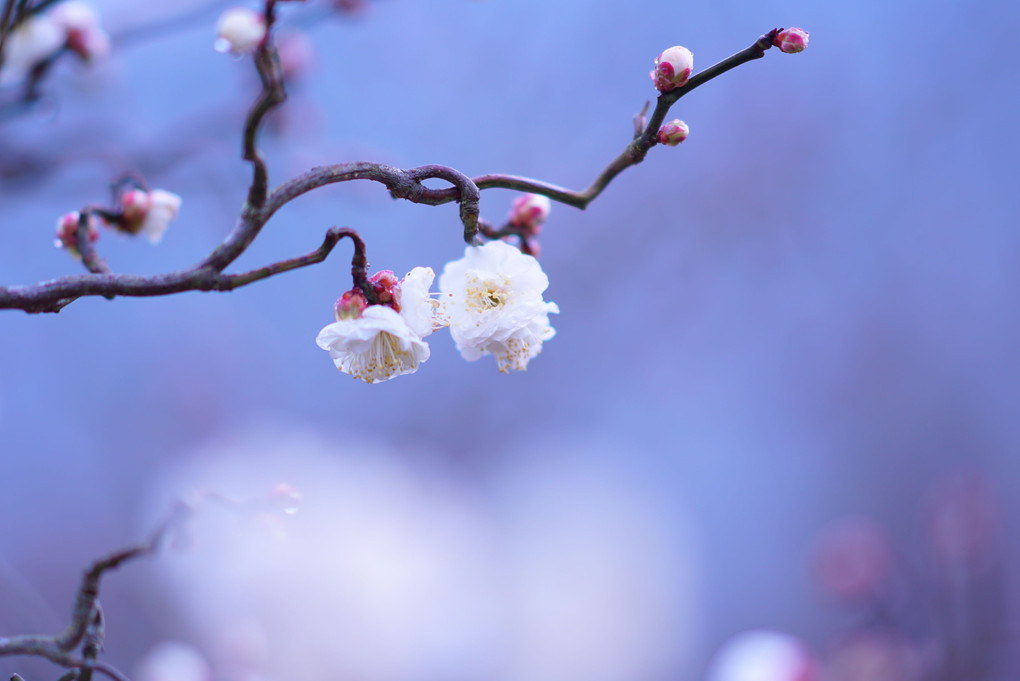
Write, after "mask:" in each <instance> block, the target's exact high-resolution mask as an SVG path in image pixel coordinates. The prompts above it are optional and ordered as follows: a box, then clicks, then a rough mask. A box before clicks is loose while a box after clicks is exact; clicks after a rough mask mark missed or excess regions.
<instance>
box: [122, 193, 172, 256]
mask: <svg viewBox="0 0 1020 681" xmlns="http://www.w3.org/2000/svg"><path fill="white" fill-rule="evenodd" d="M117 202H118V204H119V206H118V208H119V209H120V219H119V221H118V223H117V227H118V228H119V229H121V230H122V231H124V232H127V233H128V234H144V235H145V237H146V238H147V239H148V240H149V242H150V243H153V244H158V243H159V242H160V241H162V240H163V233H164V232H166V229H167V227H168V226H169V224H170V221H171V220H173V219H174V218H176V217H177V213H178V212H179V211H180V209H181V197H180V196H178V195H177V194H174V193H173V192H168V191H164V190H162V189H153V190H152V191H145V190H144V189H130V190H128V191H125V192H121V194H120V195H119V196H118V197H117Z"/></svg>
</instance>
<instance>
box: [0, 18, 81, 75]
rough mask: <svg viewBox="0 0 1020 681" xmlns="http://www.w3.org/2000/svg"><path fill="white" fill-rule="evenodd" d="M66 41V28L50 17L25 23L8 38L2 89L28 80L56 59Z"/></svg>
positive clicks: (19, 25) (1, 71) (1, 70)
mask: <svg viewBox="0 0 1020 681" xmlns="http://www.w3.org/2000/svg"><path fill="white" fill-rule="evenodd" d="M66 39H67V34H66V32H65V31H64V28H63V27H62V26H61V25H60V24H59V23H58V22H56V21H54V20H53V18H52V17H50V16H49V15H48V14H37V15H32V16H30V17H28V18H27V19H25V20H24V21H23V22H21V23H20V24H18V27H17V28H15V29H14V30H13V31H11V32H10V34H8V36H7V41H6V42H5V43H4V61H3V68H2V69H0V86H7V85H13V84H15V83H18V82H20V81H22V80H24V79H25V77H27V76H28V73H29V72H30V71H31V70H32V69H33V68H34V67H35V66H36V65H38V64H40V63H42V62H43V61H45V60H47V59H49V58H50V57H52V56H53V55H55V54H56V53H57V52H58V51H59V50H60V49H61V48H62V47H63V46H64V42H65V41H66Z"/></svg>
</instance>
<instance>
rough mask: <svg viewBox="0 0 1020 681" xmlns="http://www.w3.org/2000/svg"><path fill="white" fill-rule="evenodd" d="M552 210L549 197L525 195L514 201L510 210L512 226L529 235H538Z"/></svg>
mask: <svg viewBox="0 0 1020 681" xmlns="http://www.w3.org/2000/svg"><path fill="white" fill-rule="evenodd" d="M551 208H552V204H551V203H550V201H549V197H547V196H542V195H541V194H525V195H524V196H520V197H518V198H516V199H514V203H513V206H512V207H511V208H510V224H511V225H513V226H514V227H517V228H518V229H521V230H522V231H525V232H527V233H529V234H538V233H539V231H540V230H541V227H542V223H543V222H545V221H546V218H548V217H549V211H550V210H551Z"/></svg>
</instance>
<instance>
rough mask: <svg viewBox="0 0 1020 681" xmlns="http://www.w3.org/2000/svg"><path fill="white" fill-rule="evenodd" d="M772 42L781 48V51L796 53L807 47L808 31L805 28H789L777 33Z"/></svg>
mask: <svg viewBox="0 0 1020 681" xmlns="http://www.w3.org/2000/svg"><path fill="white" fill-rule="evenodd" d="M772 44H773V45H775V46H776V47H778V48H779V51H780V52H785V53H786V54H796V53H797V52H803V51H804V50H805V49H807V44H808V32H807V31H805V30H804V29H803V28H787V29H783V30H782V31H780V32H779V33H777V34H776V37H775V38H773V39H772Z"/></svg>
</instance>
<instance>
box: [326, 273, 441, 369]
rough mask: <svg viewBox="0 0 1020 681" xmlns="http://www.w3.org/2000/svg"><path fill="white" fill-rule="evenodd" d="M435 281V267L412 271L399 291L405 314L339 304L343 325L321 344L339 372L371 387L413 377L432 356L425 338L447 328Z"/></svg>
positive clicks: (336, 326)
mask: <svg viewBox="0 0 1020 681" xmlns="http://www.w3.org/2000/svg"><path fill="white" fill-rule="evenodd" d="M435 277H436V275H435V272H433V271H432V269H431V268H429V267H416V268H414V269H413V270H411V272H410V273H408V275H407V276H406V277H404V279H403V281H401V282H400V285H399V287H397V288H396V290H395V291H394V300H395V302H396V303H397V307H398V308H399V310H400V311H399V312H398V311H397V310H396V309H394V308H393V307H390V306H389V305H368V306H367V307H363V306H360V305H358V304H357V303H356V302H355V303H354V304H349V305H338V306H337V321H336V322H334V323H332V324H329V325H327V326H326V327H325V328H323V329H322V331H320V332H319V335H318V337H317V338H316V339H315V342H316V343H317V344H318V345H319V347H320V348H322V349H323V350H328V351H329V355H330V357H332V358H333V363H334V364H335V365H336V368H337V369H339V370H340V371H342V372H344V373H345V374H350V375H351V376H353V377H354V378H360V379H361V380H363V381H365V382H366V383H377V382H380V381H387V380H389V379H391V378H394V377H396V376H402V375H403V374H413V373H414V372H415V371H417V370H418V367H419V366H420V365H421V363H422V362H424V361H426V360H427V359H428V358H429V355H430V350H429V346H428V343H426V342H425V341H424V340H422V339H423V338H424V337H425V336H428V335H429V334H431V333H432V332H433V331H434V330H435V329H436V328H438V327H440V326H442V324H441V323H440V322H439V321H438V319H437V317H436V306H437V303H436V301H435V300H433V299H432V298H431V297H430V296H429V287H431V286H432V282H433V281H434V280H435ZM341 300H342V301H343V300H344V299H341Z"/></svg>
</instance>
